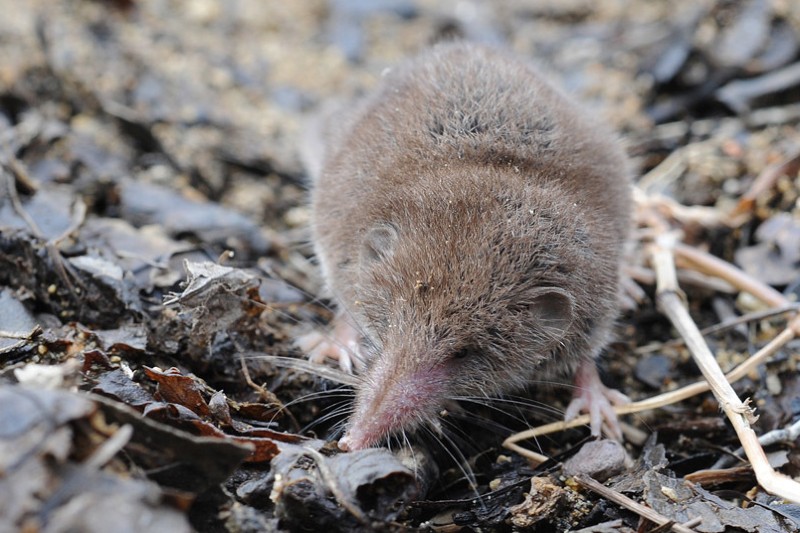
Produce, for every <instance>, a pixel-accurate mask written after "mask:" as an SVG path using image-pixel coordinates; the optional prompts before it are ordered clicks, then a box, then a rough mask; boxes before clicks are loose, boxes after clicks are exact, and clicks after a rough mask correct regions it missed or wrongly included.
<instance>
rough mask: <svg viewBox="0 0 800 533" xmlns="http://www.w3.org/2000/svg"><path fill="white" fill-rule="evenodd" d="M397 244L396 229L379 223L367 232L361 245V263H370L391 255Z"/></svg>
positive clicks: (390, 225)
mask: <svg viewBox="0 0 800 533" xmlns="http://www.w3.org/2000/svg"><path fill="white" fill-rule="evenodd" d="M395 243H397V228H395V227H394V226H393V225H392V224H388V223H381V224H378V225H376V226H374V227H372V228H370V230H369V231H367V233H366V235H364V242H363V244H362V245H361V262H362V263H372V262H376V261H380V260H382V259H384V258H385V257H388V256H390V255H392V252H393V251H394V246H395Z"/></svg>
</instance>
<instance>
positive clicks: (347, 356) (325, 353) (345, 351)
mask: <svg viewBox="0 0 800 533" xmlns="http://www.w3.org/2000/svg"><path fill="white" fill-rule="evenodd" d="M360 339H361V336H360V335H359V333H358V331H356V329H355V328H354V327H353V326H351V325H350V324H349V323H348V322H347V321H345V320H344V319H341V318H336V319H335V320H334V327H333V330H332V331H330V332H322V331H312V332H310V333H306V334H305V335H301V336H300V337H298V338H297V339H295V341H294V343H295V345H296V346H297V347H298V348H300V349H301V350H302V351H303V352H304V353H306V354H307V355H308V360H309V361H311V362H312V363H317V364H323V363H324V362H325V360H326V359H333V360H334V361H338V362H339V368H341V369H342V370H343V371H344V372H347V373H348V374H352V373H353V367H355V368H356V369H357V370H361V369H363V367H364V362H363V359H362V357H361V352H360V346H361V345H360V342H359V341H360Z"/></svg>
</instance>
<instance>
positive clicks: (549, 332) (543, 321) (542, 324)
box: [522, 287, 575, 342]
mask: <svg viewBox="0 0 800 533" xmlns="http://www.w3.org/2000/svg"><path fill="white" fill-rule="evenodd" d="M522 301H523V302H524V303H523V305H524V307H525V309H526V312H527V313H529V320H530V321H531V326H532V327H534V328H537V329H538V330H539V331H540V332H541V334H542V336H543V337H545V338H546V339H547V340H549V341H551V342H558V341H560V340H561V339H562V338H563V337H564V335H565V334H566V333H567V330H568V329H569V327H570V325H572V321H573V320H574V318H575V315H574V312H573V308H574V305H575V301H574V299H573V297H572V295H571V294H570V293H568V292H567V291H565V290H564V289H559V288H556V287H537V288H535V289H531V290H530V291H528V292H527V294H526V295H525V297H524V298H523V299H522Z"/></svg>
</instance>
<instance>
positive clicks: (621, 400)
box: [564, 361, 631, 441]
mask: <svg viewBox="0 0 800 533" xmlns="http://www.w3.org/2000/svg"><path fill="white" fill-rule="evenodd" d="M575 387H576V389H575V395H574V398H573V399H572V401H571V402H570V404H569V405H568V406H567V410H566V412H565V413H564V419H565V420H571V419H573V418H575V417H576V416H578V414H580V413H588V414H589V421H590V422H589V423H590V427H591V429H592V435H593V436H595V437H599V436H600V431H601V429H602V430H603V432H605V433H606V434H607V435H608V436H610V437H612V438H614V439H616V440H618V441H622V429H621V428H620V426H619V420H618V419H617V413H616V412H614V406H615V405H625V404H628V403H630V402H631V400H630V398H628V397H627V396H625V395H624V394H622V393H621V392H619V391H618V390H614V389H609V388H608V387H606V386H605V385H603V382H602V381H600V376H599V375H598V373H597V366H596V365H595V363H594V361H584V362H583V363H581V365H580V366H579V367H578V370H577V371H576V372H575Z"/></svg>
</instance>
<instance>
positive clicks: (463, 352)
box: [452, 346, 475, 359]
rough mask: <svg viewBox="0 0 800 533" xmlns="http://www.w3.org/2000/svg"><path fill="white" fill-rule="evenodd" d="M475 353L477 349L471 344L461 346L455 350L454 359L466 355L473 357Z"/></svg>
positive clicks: (462, 357)
mask: <svg viewBox="0 0 800 533" xmlns="http://www.w3.org/2000/svg"><path fill="white" fill-rule="evenodd" d="M474 353H475V350H474V349H473V348H472V347H471V346H466V347H464V348H461V349H459V350H457V351H455V352H453V356H452V357H453V359H464V358H466V357H471V356H472V354H474Z"/></svg>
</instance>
